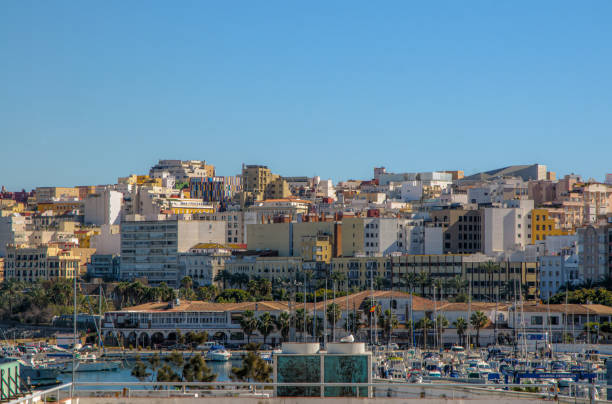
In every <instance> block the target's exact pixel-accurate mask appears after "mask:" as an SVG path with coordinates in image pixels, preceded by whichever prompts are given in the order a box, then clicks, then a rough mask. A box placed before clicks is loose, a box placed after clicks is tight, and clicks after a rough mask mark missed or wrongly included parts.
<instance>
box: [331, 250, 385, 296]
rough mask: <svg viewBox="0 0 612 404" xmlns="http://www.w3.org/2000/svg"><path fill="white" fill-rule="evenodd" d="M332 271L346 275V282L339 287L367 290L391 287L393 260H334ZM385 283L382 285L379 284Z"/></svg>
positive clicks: (371, 258)
mask: <svg viewBox="0 0 612 404" xmlns="http://www.w3.org/2000/svg"><path fill="white" fill-rule="evenodd" d="M331 271H332V272H339V273H342V274H344V276H345V280H343V281H341V282H340V283H339V285H338V287H339V288H340V289H341V290H342V289H345V288H346V287H347V284H346V282H348V287H349V288H361V289H367V288H370V287H374V288H376V289H379V288H381V287H382V288H388V287H390V286H391V260H390V258H389V257H340V258H332V260H331ZM380 282H383V284H382V285H380V284H379V283H380Z"/></svg>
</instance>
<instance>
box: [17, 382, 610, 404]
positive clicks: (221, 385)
mask: <svg viewBox="0 0 612 404" xmlns="http://www.w3.org/2000/svg"><path fill="white" fill-rule="evenodd" d="M551 386H552V385H551V384H549V383H541V384H472V383H407V382H405V381H396V382H371V383H297V382H296V383H259V382H230V381H223V382H77V383H75V384H74V386H73V384H72V383H67V384H63V385H60V386H56V387H54V388H51V389H48V390H44V391H37V392H33V393H31V394H28V395H26V396H24V397H21V398H18V399H15V400H12V401H10V402H9V403H10V404H33V403H41V402H42V403H46V402H56V403H59V402H60V401H62V400H66V399H70V398H73V397H90V398H96V397H99V398H124V399H125V398H128V399H129V398H136V397H151V398H153V397H157V398H170V397H172V398H181V397H183V398H189V397H191V398H194V397H195V398H197V397H202V398H204V397H209V398H214V397H244V398H248V397H252V398H273V397H276V391H277V389H278V388H280V387H295V388H300V387H301V388H305V387H311V388H319V395H316V394H313V395H310V396H309V397H311V398H315V397H325V394H324V392H325V390H324V388H325V387H342V388H351V392H352V393H351V394H346V395H345V396H351V397H353V398H368V397H387V398H425V397H428V398H443V399H445V400H448V399H466V398H474V397H481V398H482V397H483V396H488V397H491V395H503V396H504V397H514V398H517V399H518V398H522V399H528V398H531V399H542V398H545V399H555V400H558V401H559V402H568V403H569V402H572V403H587V402H588V403H595V402H597V403H611V402H612V401H605V400H600V399H595V398H594V396H593V394H592V393H593V389H594V388H596V387H597V388H600V389H601V388H612V385H604V384H589V383H581V382H573V383H570V388H569V392H570V395H559V394H558V392H557V391H555V390H553V389H552V388H551ZM73 387H74V388H73ZM90 387H92V388H90ZM94 387H95V388H94ZM515 387H519V388H523V389H524V388H537V389H538V390H540V391H538V392H525V391H516V390H513V388H515ZM581 387H582V392H581V396H580V397H579V396H578V394H577V392H578V391H579V389H580V388H581ZM363 388H367V395H361V393H360V390H361V391H363V390H362V389H363ZM353 389H354V390H353ZM572 392H573V393H575V394H573V395H572V394H571V393H572ZM328 397H329V396H328ZM306 398H308V397H306ZM330 398H331V397H330Z"/></svg>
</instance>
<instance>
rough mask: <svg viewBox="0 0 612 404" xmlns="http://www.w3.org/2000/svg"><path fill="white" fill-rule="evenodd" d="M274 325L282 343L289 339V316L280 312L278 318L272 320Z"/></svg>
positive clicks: (284, 312)
mask: <svg viewBox="0 0 612 404" xmlns="http://www.w3.org/2000/svg"><path fill="white" fill-rule="evenodd" d="M274 325H275V326H276V329H277V330H278V332H280V334H281V338H282V339H283V342H285V341H287V338H289V331H290V329H291V316H290V315H289V313H287V312H286V311H283V312H281V313H280V314H279V315H278V318H277V319H275V320H274Z"/></svg>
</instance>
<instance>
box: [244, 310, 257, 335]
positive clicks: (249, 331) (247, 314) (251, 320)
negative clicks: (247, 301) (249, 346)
mask: <svg viewBox="0 0 612 404" xmlns="http://www.w3.org/2000/svg"><path fill="white" fill-rule="evenodd" d="M240 328H241V329H242V332H244V335H246V337H247V343H250V342H251V336H252V335H253V334H255V331H256V330H257V319H256V318H255V313H254V312H253V311H252V310H245V311H244V312H243V313H242V317H241V318H240Z"/></svg>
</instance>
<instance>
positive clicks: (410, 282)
mask: <svg viewBox="0 0 612 404" xmlns="http://www.w3.org/2000/svg"><path fill="white" fill-rule="evenodd" d="M404 281H405V283H406V286H407V287H408V291H409V292H410V293H411V294H412V291H413V290H414V286H415V285H416V284H417V283H418V282H419V276H418V275H417V274H415V273H414V272H409V273H407V274H406V276H405V277H404Z"/></svg>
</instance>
